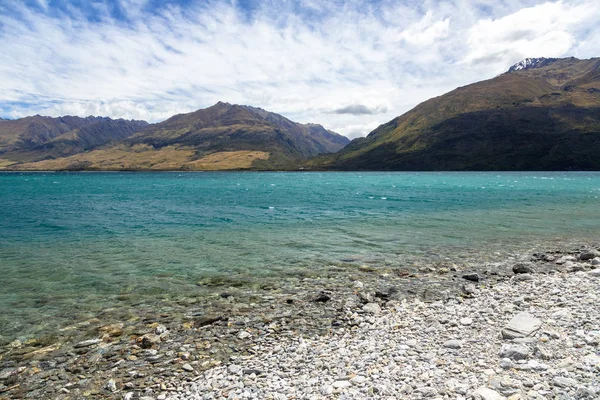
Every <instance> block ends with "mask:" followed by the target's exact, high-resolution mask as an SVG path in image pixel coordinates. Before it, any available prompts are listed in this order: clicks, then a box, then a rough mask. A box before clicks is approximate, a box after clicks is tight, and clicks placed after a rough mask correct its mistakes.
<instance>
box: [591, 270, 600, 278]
mask: <svg viewBox="0 0 600 400" xmlns="http://www.w3.org/2000/svg"><path fill="white" fill-rule="evenodd" d="M588 275H590V276H594V277H600V268H596V269H593V270H591V271H590V272H588Z"/></svg>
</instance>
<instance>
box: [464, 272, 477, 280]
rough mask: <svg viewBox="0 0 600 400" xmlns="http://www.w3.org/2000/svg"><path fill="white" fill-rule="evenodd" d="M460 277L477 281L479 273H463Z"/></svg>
mask: <svg viewBox="0 0 600 400" xmlns="http://www.w3.org/2000/svg"><path fill="white" fill-rule="evenodd" d="M462 278H463V279H466V280H468V281H472V282H479V274H476V273H470V274H464V275H463V276H462Z"/></svg>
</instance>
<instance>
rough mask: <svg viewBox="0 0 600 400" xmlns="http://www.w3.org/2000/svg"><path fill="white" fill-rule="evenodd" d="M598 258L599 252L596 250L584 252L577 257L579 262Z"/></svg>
mask: <svg viewBox="0 0 600 400" xmlns="http://www.w3.org/2000/svg"><path fill="white" fill-rule="evenodd" d="M599 256H600V252H598V251H596V250H590V251H584V252H582V253H581V254H580V255H579V259H580V260H581V261H587V260H593V259H594V258H596V257H599Z"/></svg>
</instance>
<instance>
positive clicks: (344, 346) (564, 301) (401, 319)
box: [0, 245, 600, 400]
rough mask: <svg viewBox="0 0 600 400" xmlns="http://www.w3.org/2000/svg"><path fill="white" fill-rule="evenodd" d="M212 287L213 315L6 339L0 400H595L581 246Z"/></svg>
mask: <svg viewBox="0 0 600 400" xmlns="http://www.w3.org/2000/svg"><path fill="white" fill-rule="evenodd" d="M225 289H228V288H223V290H224V291H223V292H221V293H220V294H219V295H218V297H216V299H217V300H214V301H213V302H220V303H223V304H225V305H226V306H224V307H222V308H221V309H218V310H219V311H217V309H212V311H211V312H210V313H202V314H201V315H193V313H192V314H190V313H188V314H186V315H184V316H183V317H182V318H176V319H174V318H173V316H171V315H161V314H151V313H148V314H147V315H144V316H143V317H142V318H139V319H135V320H128V321H122V322H113V323H111V324H104V323H105V322H106V321H103V320H102V319H101V318H97V319H94V320H90V321H84V322H82V323H81V324H80V325H78V326H75V327H74V328H73V327H71V328H70V329H66V330H65V331H64V332H65V333H63V334H61V335H59V336H57V337H54V338H53V339H45V340H46V341H45V342H42V341H41V340H37V341H36V340H32V341H30V342H29V343H22V342H19V341H14V342H11V343H10V344H8V345H6V346H4V347H3V348H2V352H1V353H0V354H1V355H0V357H1V358H0V399H3V400H4V399H16V398H35V399H41V398H52V399H65V400H66V399H84V398H90V399H100V398H101V399H127V400H137V399H143V400H166V399H172V400H176V399H181V400H183V399H363V398H364V399H368V398H381V399H399V398H402V399H484V400H496V399H498V400H499V399H511V400H517V399H584V398H587V399H597V398H599V397H600V308H599V307H598V302H599V300H600V250H599V248H598V246H596V245H586V246H579V247H577V248H569V249H560V250H553V251H539V252H533V253H528V254H518V255H514V256H513V257H511V258H510V259H507V260H506V262H504V263H499V264H498V263H496V264H494V265H485V264H480V265H476V264H473V265H471V264H467V265H456V264H451V265H437V266H435V267H432V266H428V267H424V268H422V269H421V270H419V269H416V270H412V271H405V270H401V271H400V270H399V271H391V272H390V271H386V272H384V273H383V272H381V271H377V270H375V269H372V268H366V267H365V268H363V269H358V270H355V271H352V273H347V274H343V273H341V272H340V273H339V274H338V275H337V276H328V277H315V278H310V279H308V278H307V279H306V280H304V281H303V282H302V283H301V284H300V285H299V286H296V287H294V289H293V290H291V289H290V290H280V291H274V292H272V293H269V292H267V293H264V294H262V295H261V296H258V295H256V297H254V298H253V299H252V300H246V299H244V301H243V302H242V300H241V299H242V298H243V297H241V296H240V295H239V294H237V293H236V292H235V291H233V290H232V291H230V292H231V293H230V292H228V291H226V290H225ZM69 332H70V333H69ZM75 332H85V336H83V337H82V336H81V335H78V334H75ZM53 340H56V342H53ZM48 341H49V342H52V343H49V342H48Z"/></svg>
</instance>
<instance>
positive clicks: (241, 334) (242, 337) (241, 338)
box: [237, 331, 252, 340]
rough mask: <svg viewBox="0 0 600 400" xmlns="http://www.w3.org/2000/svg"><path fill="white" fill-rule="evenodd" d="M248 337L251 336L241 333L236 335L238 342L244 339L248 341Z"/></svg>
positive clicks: (248, 333) (244, 332)
mask: <svg viewBox="0 0 600 400" xmlns="http://www.w3.org/2000/svg"><path fill="white" fill-rule="evenodd" d="M250 336H252V334H250V332H246V331H241V332H240V333H238V335H237V338H238V339H240V340H244V339H248V338H249V337H250Z"/></svg>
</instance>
